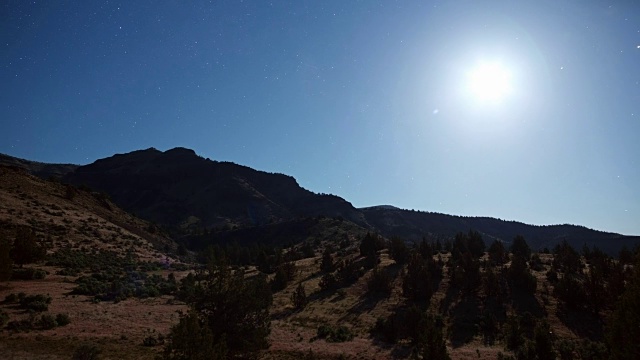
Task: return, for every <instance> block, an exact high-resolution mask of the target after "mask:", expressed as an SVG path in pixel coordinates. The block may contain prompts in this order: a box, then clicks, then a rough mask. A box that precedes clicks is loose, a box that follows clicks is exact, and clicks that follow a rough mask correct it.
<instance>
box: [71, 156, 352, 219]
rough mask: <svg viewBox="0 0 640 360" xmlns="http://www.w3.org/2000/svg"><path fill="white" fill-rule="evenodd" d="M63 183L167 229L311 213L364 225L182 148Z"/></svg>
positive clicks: (304, 194)
mask: <svg viewBox="0 0 640 360" xmlns="http://www.w3.org/2000/svg"><path fill="white" fill-rule="evenodd" d="M64 180H65V181H68V182H70V183H73V184H86V185H88V186H90V187H91V188H93V189H96V190H99V191H104V192H106V193H108V194H109V195H110V196H111V197H112V198H113V200H114V201H115V202H116V203H118V204H120V205H121V206H122V207H123V208H125V209H127V210H129V211H131V212H134V213H136V214H138V215H140V216H142V217H143V218H146V219H149V220H152V221H156V222H158V223H163V224H168V225H173V226H176V225H182V226H189V225H196V226H197V227H216V226H221V225H238V226H248V225H262V224H268V223H271V222H276V221H281V220H285V219H292V218H297V217H304V216H316V215H326V216H331V217H339V216H340V217H343V218H345V219H348V220H350V221H353V222H355V223H357V224H360V225H365V221H364V217H363V216H362V215H361V214H360V213H359V212H358V211H357V210H356V209H355V208H354V207H353V206H352V205H351V204H350V203H348V202H347V201H345V200H344V199H341V198H339V197H337V196H332V195H318V194H314V193H312V192H311V191H308V190H306V189H303V188H302V187H300V186H299V185H298V183H297V182H296V180H295V179H294V178H293V177H290V176H286V175H282V174H270V173H266V172H262V171H257V170H253V169H251V168H248V167H245V166H240V165H236V164H233V163H228V162H217V161H211V160H208V159H204V158H202V157H199V156H197V155H196V154H195V152H193V150H188V149H183V148H176V149H171V150H168V151H165V152H161V151H158V150H156V149H153V148H152V149H147V150H140V151H134V152H131V153H127V154H119V155H114V156H112V157H110V158H106V159H101V160H98V161H96V162H94V163H93V164H90V165H87V166H81V167H79V168H77V169H76V170H75V171H74V172H73V173H70V174H68V175H67V176H65V177H64Z"/></svg>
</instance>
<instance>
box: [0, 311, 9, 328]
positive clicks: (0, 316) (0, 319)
mask: <svg viewBox="0 0 640 360" xmlns="http://www.w3.org/2000/svg"><path fill="white" fill-rule="evenodd" d="M7 321H9V314H7V313H6V312H4V311H2V310H0V328H1V327H3V326H4V324H6V323H7Z"/></svg>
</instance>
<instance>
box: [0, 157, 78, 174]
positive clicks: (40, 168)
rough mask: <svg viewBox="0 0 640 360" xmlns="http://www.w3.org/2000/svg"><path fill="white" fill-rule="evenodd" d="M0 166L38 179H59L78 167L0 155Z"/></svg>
mask: <svg viewBox="0 0 640 360" xmlns="http://www.w3.org/2000/svg"><path fill="white" fill-rule="evenodd" d="M0 165H4V166H12V167H17V168H21V169H24V170H26V171H27V172H28V173H30V174H32V175H35V176H38V177H40V178H44V179H46V178H50V177H54V178H61V177H63V176H64V175H66V174H68V173H70V172H73V171H74V170H75V169H77V168H78V166H79V165H74V164H47V163H41V162H37V161H30V160H24V159H20V158H17V157H13V156H10V155H6V154H2V153H0Z"/></svg>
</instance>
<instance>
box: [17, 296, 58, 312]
mask: <svg viewBox="0 0 640 360" xmlns="http://www.w3.org/2000/svg"><path fill="white" fill-rule="evenodd" d="M49 304H51V296H49V295H42V294H37V295H29V296H24V297H22V298H21V299H20V307H21V308H22V309H25V310H31V311H36V312H43V311H47V310H48V309H49Z"/></svg>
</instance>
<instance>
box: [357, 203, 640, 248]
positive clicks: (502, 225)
mask: <svg viewBox="0 0 640 360" xmlns="http://www.w3.org/2000/svg"><path fill="white" fill-rule="evenodd" d="M359 210H360V211H361V212H362V213H363V214H364V216H365V218H366V219H367V222H368V223H369V224H371V226H373V227H374V228H375V229H376V230H378V231H379V232H380V233H381V234H382V235H384V236H387V237H391V236H398V237H401V238H403V239H407V240H410V241H419V240H421V239H422V237H423V236H425V235H427V236H435V237H445V238H450V237H453V236H454V235H455V234H456V233H458V232H460V231H462V232H466V231H468V230H472V229H473V230H475V231H478V232H480V233H482V234H483V236H484V237H485V240H489V241H490V240H493V239H498V240H501V241H503V242H505V243H507V244H509V243H511V241H512V240H513V238H515V237H516V236H517V235H522V236H524V237H525V238H526V239H527V241H528V242H529V244H530V245H531V247H532V248H534V249H536V250H542V249H543V248H545V247H546V248H547V249H551V248H553V247H554V246H555V245H556V244H558V243H560V242H562V241H567V242H568V243H569V244H571V245H572V246H574V247H576V248H578V249H581V248H582V246H583V245H585V244H586V245H587V246H589V247H593V246H597V247H598V248H600V249H601V250H602V251H604V252H606V253H608V254H610V255H617V253H618V251H620V248H621V247H622V246H627V247H628V248H633V247H634V246H635V245H636V244H640V237H638V236H623V235H620V234H615V233H607V232H603V231H597V230H592V229H589V228H586V227H584V226H577V225H567V224H565V225H546V226H535V225H528V224H524V223H521V222H517V221H505V220H500V219H495V218H489V217H470V216H454V215H446V214H439V213H432V212H423V211H411V210H403V209H398V208H394V207H392V206H375V207H369V208H361V209H359Z"/></svg>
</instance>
